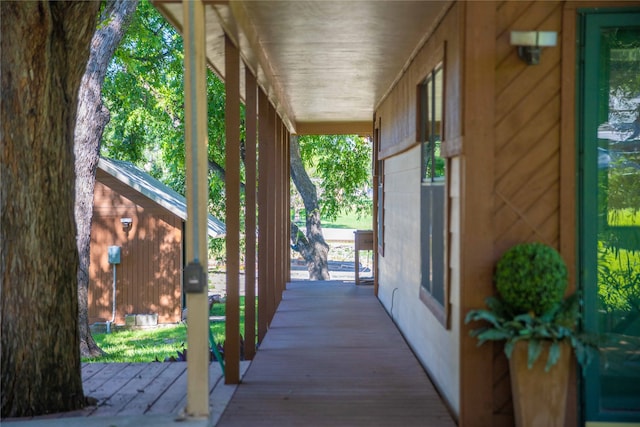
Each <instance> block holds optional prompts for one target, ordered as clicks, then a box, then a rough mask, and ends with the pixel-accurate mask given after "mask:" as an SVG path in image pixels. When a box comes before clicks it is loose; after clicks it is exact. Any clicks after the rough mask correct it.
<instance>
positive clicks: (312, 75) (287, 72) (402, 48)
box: [155, 0, 450, 134]
mask: <svg viewBox="0 0 640 427" xmlns="http://www.w3.org/2000/svg"><path fill="white" fill-rule="evenodd" d="M155 4H156V7H158V9H159V10H160V11H161V12H162V13H163V14H164V15H165V16H166V17H167V18H168V19H169V21H170V22H171V23H172V24H173V25H174V26H176V27H177V28H178V30H180V31H181V30H182V23H183V18H182V15H183V13H182V5H181V4H180V3H172V2H161V1H157V2H156V3H155ZM449 4H450V2H449V1H380V0H369V1H296V0H274V1H271V0H261V1H242V0H239V1H230V2H217V1H214V2H207V3H206V5H205V10H206V18H205V19H206V32H207V36H206V43H207V48H206V51H207V57H208V61H209V65H210V66H211V67H212V68H213V69H214V70H215V71H216V73H217V74H218V75H220V76H221V77H222V78H224V76H225V70H224V33H225V32H226V33H227V34H229V36H230V37H231V38H232V39H233V40H234V42H235V43H236V45H238V46H239V48H240V53H241V57H242V58H243V60H244V62H245V63H246V64H247V65H248V66H249V67H250V68H251V69H252V71H253V72H254V74H255V75H256V76H257V77H258V82H259V84H260V86H261V87H262V88H263V89H264V90H265V92H266V93H267V94H268V96H269V98H270V99H271V101H272V102H273V103H274V105H275V106H276V108H277V110H278V112H279V113H280V115H281V117H282V118H283V120H284V122H285V123H286V124H287V126H288V127H289V130H290V131H292V132H293V133H298V134H305V133H363V132H365V131H366V130H368V131H370V130H371V125H372V117H373V112H374V109H375V107H376V105H377V104H378V103H379V102H380V101H381V100H382V99H383V98H384V96H385V95H386V93H387V92H388V91H389V89H390V88H391V86H392V85H393V83H394V82H395V80H396V79H397V78H398V77H399V76H400V73H401V72H402V70H403V69H404V67H405V66H406V65H407V64H408V63H409V62H410V60H411V59H412V57H413V55H414V53H415V52H416V50H417V48H418V47H419V46H420V45H421V44H422V42H423V41H424V40H425V38H426V36H427V35H428V34H429V33H431V31H432V30H433V28H434V27H435V25H436V24H437V23H438V21H439V20H440V17H441V16H442V15H443V14H444V12H445V11H446V9H447V7H448V5H449Z"/></svg>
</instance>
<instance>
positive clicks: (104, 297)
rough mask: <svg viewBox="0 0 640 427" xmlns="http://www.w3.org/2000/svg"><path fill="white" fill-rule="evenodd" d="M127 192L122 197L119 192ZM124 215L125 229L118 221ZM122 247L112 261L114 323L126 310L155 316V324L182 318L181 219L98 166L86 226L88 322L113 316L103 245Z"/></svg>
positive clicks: (109, 272) (121, 319) (108, 267)
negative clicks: (88, 245)
mask: <svg viewBox="0 0 640 427" xmlns="http://www.w3.org/2000/svg"><path fill="white" fill-rule="evenodd" d="M123 193H124V194H126V196H125V195H124V194H123ZM123 217H129V218H132V219H133V225H132V228H131V230H130V231H129V232H128V233H125V232H124V231H123V230H122V224H121V222H120V219H121V218H123ZM112 245H116V246H120V247H121V248H122V249H121V251H122V252H121V262H120V264H118V265H116V295H117V301H116V323H117V324H123V323H124V321H125V317H124V316H125V315H126V314H152V313H157V314H158V322H159V323H175V322H178V321H180V319H181V307H182V303H181V296H182V291H181V271H182V219H180V218H179V217H177V216H176V215H174V214H172V213H170V212H168V211H167V210H165V209H163V208H161V207H159V206H158V205H156V204H155V203H153V202H151V201H150V200H148V199H146V198H144V197H143V196H139V195H138V196H136V195H135V193H134V192H132V191H130V190H127V189H126V188H122V186H121V184H118V183H117V182H116V180H114V179H113V178H109V177H108V176H106V174H105V173H104V172H102V171H100V170H98V180H97V182H96V188H95V192H94V214H93V222H92V225H91V264H90V282H89V322H90V323H93V322H98V321H106V320H110V319H111V315H112V311H111V310H112V306H111V304H112V295H113V293H112V287H113V269H112V268H113V267H112V265H111V264H109V262H108V252H107V251H108V247H109V246H112Z"/></svg>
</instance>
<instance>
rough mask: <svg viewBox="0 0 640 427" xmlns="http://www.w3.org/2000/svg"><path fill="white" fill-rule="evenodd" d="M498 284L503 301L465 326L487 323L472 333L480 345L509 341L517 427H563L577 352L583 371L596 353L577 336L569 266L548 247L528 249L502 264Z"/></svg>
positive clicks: (520, 248) (474, 313) (494, 301)
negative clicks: (568, 291) (572, 355)
mask: <svg viewBox="0 0 640 427" xmlns="http://www.w3.org/2000/svg"><path fill="white" fill-rule="evenodd" d="M494 282H495V285H496V288H497V290H498V295H499V296H498V297H489V298H487V299H486V301H485V302H486V304H487V307H488V309H482V310H471V311H470V312H469V313H467V316H466V319H465V322H466V323H468V322H471V321H485V322H486V324H485V326H483V327H481V328H479V329H475V330H473V331H471V334H472V335H473V336H475V337H477V338H478V340H479V342H478V345H481V344H482V343H484V342H486V341H495V340H504V341H505V346H504V352H505V354H506V356H507V358H508V359H509V370H510V375H511V389H512V395H513V405H514V413H515V417H516V425H517V426H520V427H523V426H562V425H564V415H565V414H564V412H565V405H566V395H567V386H568V379H569V369H570V350H571V347H573V349H574V352H575V355H576V359H577V361H578V362H579V363H580V364H581V365H582V366H585V365H586V364H588V362H589V360H590V358H591V353H592V347H591V346H590V345H589V344H588V343H587V342H586V341H585V340H584V339H583V338H582V337H581V336H579V335H578V334H577V333H576V326H577V323H578V319H579V316H580V300H579V298H578V296H577V295H576V294H573V295H571V296H569V297H567V298H566V299H565V298H564V293H565V291H566V288H567V267H566V264H565V262H564V261H563V259H562V257H561V256H560V254H559V253H558V252H557V251H556V250H555V249H553V248H552V247H550V246H548V245H545V244H542V243H523V244H519V245H516V246H514V247H512V248H511V249H509V250H508V251H507V252H505V254H504V255H503V256H502V258H501V259H500V260H499V262H498V264H497V265H496V270H495V274H494ZM540 359H542V360H543V361H541V360H540ZM545 373H546V374H545Z"/></svg>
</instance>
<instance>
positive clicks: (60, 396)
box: [0, 1, 100, 417]
mask: <svg viewBox="0 0 640 427" xmlns="http://www.w3.org/2000/svg"><path fill="white" fill-rule="evenodd" d="M99 6H100V3H99V2H48V1H40V2H35V1H30V2H6V1H3V2H0V21H1V22H2V40H1V42H0V52H1V53H0V56H1V59H0V69H1V70H2V77H1V82H2V83H1V84H2V86H1V87H2V105H1V107H0V111H1V124H0V140H1V141H2V147H1V148H2V149H1V154H0V167H1V169H0V176H1V178H2V179H1V181H2V194H1V196H0V241H1V242H2V246H1V249H0V250H1V257H0V259H1V260H2V262H1V263H0V277H1V278H2V290H1V292H2V313H1V315H0V321H1V329H2V333H1V336H2V337H1V340H0V341H1V350H0V352H1V357H2V362H1V366H2V380H1V381H2V387H1V389H2V398H1V400H2V410H1V413H2V417H20V416H31V415H39V414H46V413H51V412H59V411H69V410H75V409H78V408H81V407H82V406H83V405H84V403H85V398H84V394H83V391H82V378H81V373H80V352H79V337H78V296H77V277H76V274H77V269H78V252H77V247H76V238H75V236H76V227H75V222H74V217H73V209H74V184H75V176H74V167H73V165H74V155H73V132H74V127H75V122H76V111H77V101H78V87H79V85H80V79H81V78H82V74H83V72H84V69H85V66H86V64H87V58H88V55H89V42H90V40H91V35H92V34H93V31H94V30H95V28H96V17H97V14H98V10H99Z"/></svg>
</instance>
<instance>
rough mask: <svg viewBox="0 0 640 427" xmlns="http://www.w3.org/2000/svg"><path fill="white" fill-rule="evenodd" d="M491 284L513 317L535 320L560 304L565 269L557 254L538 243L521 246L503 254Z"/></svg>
mask: <svg viewBox="0 0 640 427" xmlns="http://www.w3.org/2000/svg"><path fill="white" fill-rule="evenodd" d="M494 279H495V284H496V287H497V288H498V292H499V293H500V296H501V298H502V300H503V301H504V302H505V303H506V304H507V305H508V306H509V307H511V309H512V310H513V312H514V313H515V314H520V313H529V312H533V313H535V315H537V316H539V315H541V314H543V313H545V312H547V311H548V310H549V309H551V308H552V307H553V306H554V305H555V304H557V303H559V302H560V301H562V298H563V295H564V292H565V290H566V288H567V266H566V264H565V262H564V260H563V259H562V257H561V256H560V254H559V253H558V252H557V251H556V250H555V249H554V248H552V247H550V246H547V245H545V244H542V243H522V244H519V245H516V246H514V247H512V248H511V249H509V250H508V251H507V252H505V253H504V255H503V256H502V258H500V261H498V264H497V266H496V272H495V277H494Z"/></svg>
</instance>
